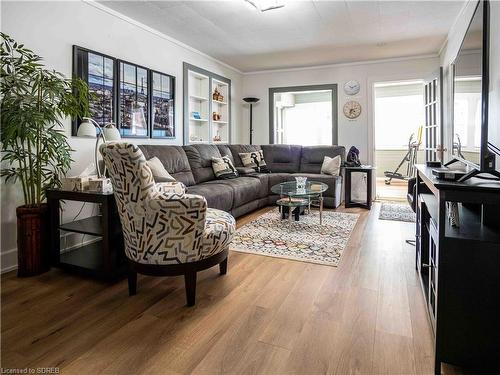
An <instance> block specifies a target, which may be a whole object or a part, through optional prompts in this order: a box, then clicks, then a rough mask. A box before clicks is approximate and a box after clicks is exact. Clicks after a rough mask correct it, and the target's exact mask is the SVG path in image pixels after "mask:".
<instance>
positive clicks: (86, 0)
mask: <svg viewBox="0 0 500 375" xmlns="http://www.w3.org/2000/svg"><path fill="white" fill-rule="evenodd" d="M81 1H82V2H84V3H85V4H88V5H91V6H93V7H94V8H97V9H99V10H102V11H103V12H106V13H108V14H110V15H112V16H114V17H117V18H119V19H121V20H122V21H125V22H128V23H130V24H131V25H134V26H137V27H139V28H141V29H143V30H144V31H147V32H149V33H151V34H154V35H156V36H158V37H160V38H162V39H165V40H168V41H169V42H171V43H174V44H177V45H178V46H179V47H182V48H184V49H187V50H188V51H191V52H194V53H196V54H198V55H200V56H203V57H206V58H207V59H210V60H212V61H214V62H216V63H218V64H221V65H222V66H225V67H226V68H228V69H231V70H233V71H235V72H237V73H239V74H243V72H242V71H241V70H239V69H237V68H235V67H234V66H231V65H229V64H227V63H225V62H222V61H220V60H218V59H216V58H215V57H212V56H210V55H207V54H206V53H204V52H201V51H200V50H197V49H196V48H193V47H191V46H189V45H187V44H185V43H183V42H181V41H180V40H177V39H174V38H172V37H171V36H168V35H166V34H164V33H162V32H160V31H158V30H156V29H153V28H151V27H149V26H147V25H145V24H143V23H141V22H139V21H136V20H134V19H133V18H130V17H128V16H126V15H124V14H122V13H120V12H117V11H116V10H113V9H111V8H108V7H107V6H105V5H103V4H100V3H97V2H96V1H95V0H81Z"/></svg>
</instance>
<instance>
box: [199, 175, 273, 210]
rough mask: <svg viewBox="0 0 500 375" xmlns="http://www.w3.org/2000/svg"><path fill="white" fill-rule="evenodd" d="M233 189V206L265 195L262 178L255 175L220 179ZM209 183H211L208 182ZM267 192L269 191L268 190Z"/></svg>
mask: <svg viewBox="0 0 500 375" xmlns="http://www.w3.org/2000/svg"><path fill="white" fill-rule="evenodd" d="M218 182H219V183H221V184H225V185H227V186H229V187H231V189H232V190H233V196H234V200H233V208H235V207H239V206H241V205H243V204H245V203H248V202H251V201H253V200H257V199H259V198H261V197H263V196H264V195H263V192H264V189H263V187H262V185H261V183H260V180H259V179H257V178H253V177H238V178H233V179H231V180H224V181H218ZM207 184H209V183H207ZM266 194H267V191H266Z"/></svg>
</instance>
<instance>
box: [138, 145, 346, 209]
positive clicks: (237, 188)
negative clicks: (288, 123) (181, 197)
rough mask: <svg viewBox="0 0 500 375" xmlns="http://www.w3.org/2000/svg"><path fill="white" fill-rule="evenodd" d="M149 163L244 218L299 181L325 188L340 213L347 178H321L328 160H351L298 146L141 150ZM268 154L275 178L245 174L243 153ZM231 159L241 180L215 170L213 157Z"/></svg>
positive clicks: (328, 202) (339, 150) (326, 149)
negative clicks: (284, 185)
mask: <svg viewBox="0 0 500 375" xmlns="http://www.w3.org/2000/svg"><path fill="white" fill-rule="evenodd" d="M139 147H140V148H141V150H142V152H143V153H144V156H145V157H146V159H150V158H152V157H155V156H156V157H158V158H159V159H160V161H161V162H162V163H163V165H164V167H165V169H167V171H168V172H169V173H170V174H171V175H172V176H173V177H174V178H175V179H176V180H178V181H181V182H183V183H184V184H185V185H186V187H187V192H188V193H190V194H199V195H202V196H204V197H205V198H206V199H207V203H208V206H209V207H213V208H218V209H220V210H224V211H227V212H229V213H231V214H232V215H233V216H234V217H239V216H242V215H244V214H246V213H249V212H251V211H254V210H256V209H258V208H260V207H264V206H267V205H271V204H274V203H275V202H276V200H277V199H278V198H279V197H278V196H277V195H275V194H273V193H272V192H271V187H272V186H273V185H275V184H278V183H280V182H284V181H293V180H295V177H296V176H306V177H307V178H308V179H309V180H315V181H320V182H324V183H326V184H327V185H328V190H327V191H326V192H325V193H324V195H323V196H324V205H325V207H331V208H336V207H338V206H339V205H340V203H341V197H342V176H331V175H325V174H321V173H320V171H321V165H322V164H323V159H324V157H325V156H329V157H334V156H337V155H340V157H341V158H342V162H343V161H344V159H345V148H344V147H343V146H295V145H262V146H257V145H208V144H199V145H189V146H167V145H141V146H139ZM255 150H262V151H263V152H264V158H265V160H266V163H267V165H268V167H269V169H270V171H271V173H256V172H255V171H253V170H252V169H249V168H245V167H244V166H243V165H242V163H241V159H240V157H239V153H242V152H251V151H255ZM225 155H227V156H229V157H230V158H231V159H232V161H233V163H234V165H235V167H236V168H237V169H238V171H239V172H240V177H238V178H234V179H230V180H218V179H216V178H215V175H214V173H213V170H212V157H218V158H220V157H221V156H225Z"/></svg>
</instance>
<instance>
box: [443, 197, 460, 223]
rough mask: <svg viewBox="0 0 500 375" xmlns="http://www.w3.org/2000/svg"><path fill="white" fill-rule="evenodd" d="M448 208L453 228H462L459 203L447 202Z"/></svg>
mask: <svg viewBox="0 0 500 375" xmlns="http://www.w3.org/2000/svg"><path fill="white" fill-rule="evenodd" d="M446 205H447V206H448V221H449V223H450V225H451V226H452V227H455V228H458V227H460V214H459V211H458V202H446Z"/></svg>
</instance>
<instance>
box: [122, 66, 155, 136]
mask: <svg viewBox="0 0 500 375" xmlns="http://www.w3.org/2000/svg"><path fill="white" fill-rule="evenodd" d="M117 64H118V129H119V130H120V134H121V136H122V137H123V138H146V137H149V134H150V132H149V124H150V115H149V112H150V108H149V107H150V100H149V98H150V94H149V87H150V80H149V70H148V69H147V68H144V67H142V66H139V65H135V64H132V63H128V62H126V61H122V60H118V61H117Z"/></svg>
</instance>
